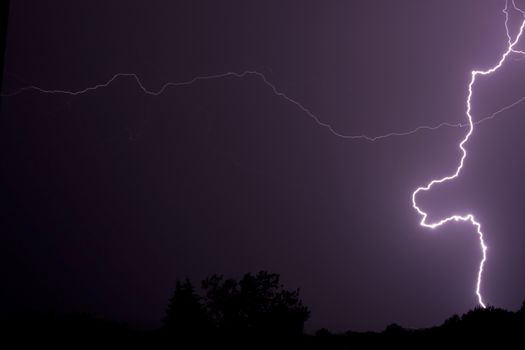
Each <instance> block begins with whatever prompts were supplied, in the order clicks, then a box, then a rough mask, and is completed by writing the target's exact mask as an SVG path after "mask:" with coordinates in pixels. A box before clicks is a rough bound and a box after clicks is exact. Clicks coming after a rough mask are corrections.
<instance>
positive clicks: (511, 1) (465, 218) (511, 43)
mask: <svg viewBox="0 0 525 350" xmlns="http://www.w3.org/2000/svg"><path fill="white" fill-rule="evenodd" d="M509 5H510V6H512V9H513V10H514V11H518V12H519V13H521V15H522V16H523V20H522V23H521V25H520V27H519V32H518V34H517V35H516V36H515V37H514V38H513V35H512V34H511V32H510V30H509ZM503 13H504V14H505V30H506V35H507V43H508V45H507V49H506V51H505V52H504V53H503V54H502V55H501V57H500V60H499V61H498V62H497V64H496V65H494V66H493V67H491V68H489V69H486V70H473V71H471V78H470V81H469V84H468V94H467V99H466V110H465V114H466V116H467V122H461V123H450V122H442V123H439V124H437V125H421V126H417V127H415V128H413V129H411V130H407V131H395V132H389V133H386V134H382V135H376V136H369V135H366V134H343V133H341V132H338V131H337V130H336V129H335V128H334V127H333V126H332V125H330V124H328V123H326V122H323V121H322V120H321V119H320V118H319V117H317V116H316V115H315V114H314V113H313V112H311V111H310V109H308V108H307V107H305V106H304V105H303V104H302V103H300V102H299V101H297V100H295V99H294V98H291V97H289V96H288V95H287V94H285V93H284V92H282V91H280V90H279V89H278V88H277V87H276V85H274V84H273V83H272V82H270V80H269V79H267V77H266V76H265V75H264V74H263V73H261V72H259V71H255V70H246V71H243V72H240V73H239V72H226V73H221V74H213V75H205V76H197V77H195V78H193V79H191V80H187V81H181V82H167V83H165V84H164V85H162V86H161V87H160V88H159V89H158V90H151V89H148V88H147V87H146V86H145V85H144V84H143V83H142V81H141V80H140V78H139V76H138V74H136V73H117V74H115V75H113V76H112V77H111V78H110V79H109V80H107V81H106V82H104V83H99V84H96V85H93V86H90V87H87V88H84V89H81V90H76V91H74V90H73V91H69V90H60V89H44V88H41V87H38V86H35V85H30V86H26V87H22V88H20V89H18V90H15V91H13V92H9V93H2V94H0V96H3V97H10V96H16V95H19V94H21V93H24V92H29V91H36V92H40V93H43V94H59V95H69V96H79V95H83V94H87V93H89V92H93V91H95V90H99V89H104V88H107V87H109V86H110V85H111V84H113V83H114V82H115V81H117V80H118V79H124V78H129V79H132V80H134V81H135V83H136V84H137V86H138V87H139V88H140V89H141V90H142V92H143V93H144V94H147V95H151V96H159V95H161V94H163V93H164V92H165V91H166V90H167V89H168V88H170V87H184V86H189V85H193V84H195V83H197V82H200V81H208V80H215V79H223V78H238V79H242V78H247V77H250V76H252V77H256V78H259V79H260V80H261V81H262V82H263V83H264V84H265V85H266V86H268V87H269V88H270V90H271V91H272V92H273V94H274V95H276V96H278V97H280V98H282V99H284V100H285V101H286V102H288V103H291V104H293V105H295V106H296V107H297V108H298V109H299V110H301V111H302V112H303V113H305V114H306V115H307V116H309V117H310V118H311V119H312V120H313V121H314V122H315V123H316V124H317V125H318V126H320V127H322V128H325V129H327V130H328V131H329V132H330V133H331V134H333V135H334V136H336V137H339V138H343V139H350V140H365V141H370V142H375V141H380V140H384V139H387V138H391V137H400V136H409V135H413V134H416V133H418V132H420V131H424V130H427V131H435V130H438V129H442V128H467V129H468V131H467V133H466V134H465V136H464V137H463V138H462V139H461V141H460V142H459V144H458V148H459V150H460V152H461V157H460V160H459V164H458V166H457V167H456V168H455V171H454V172H453V173H452V174H451V175H448V176H445V177H442V178H438V179H433V180H431V181H430V182H429V183H427V184H426V185H424V186H420V187H418V188H417V189H416V190H415V191H414V192H413V193H412V207H413V208H414V210H415V211H417V213H418V214H419V216H420V217H421V220H420V222H419V223H420V225H421V226H422V227H425V228H430V229H435V228H438V227H441V226H443V225H444V224H446V223H448V222H451V221H456V222H458V221H462V222H468V223H470V224H472V225H473V226H474V227H475V229H476V233H477V235H478V237H479V243H480V247H481V253H482V259H481V261H480V263H479V269H478V273H477V282H476V290H475V293H476V295H477V298H478V302H479V304H480V305H481V306H482V307H484V308H485V307H486V304H485V302H484V300H483V296H482V294H481V284H482V277H483V267H484V264H485V262H486V260H487V249H488V248H487V245H486V244H485V240H484V235H483V232H482V230H481V224H480V222H479V221H478V220H477V219H476V218H475V216H474V215H473V214H471V213H469V214H467V215H452V216H448V217H445V218H443V219H440V220H438V221H434V222H429V221H427V218H428V215H429V214H428V213H427V212H425V211H424V210H423V209H421V208H420V207H419V206H418V204H417V200H416V199H417V197H418V195H419V194H420V192H427V191H429V190H431V189H432V188H433V187H434V185H438V184H442V183H445V182H448V181H451V180H454V179H455V178H457V177H458V176H459V175H460V172H461V170H462V169H463V165H464V163H465V160H466V158H467V150H466V148H465V145H466V144H467V142H468V141H469V139H470V137H471V136H472V133H473V131H474V126H475V125H479V124H481V123H483V122H485V121H488V120H491V119H494V118H496V117H497V116H498V115H500V114H501V113H503V112H504V111H506V110H508V109H510V108H513V107H514V106H516V105H518V104H520V103H521V102H523V101H525V97H522V98H520V99H518V100H516V101H514V102H513V103H511V104H509V105H507V106H504V107H502V108H500V109H499V110H497V111H496V112H494V113H492V114H491V115H488V116H485V117H483V118H479V119H478V120H477V121H474V120H473V117H472V114H471V111H472V97H473V90H474V85H475V83H476V79H477V78H478V77H479V76H487V75H491V74H492V73H494V72H496V71H497V70H498V69H499V68H500V67H501V66H502V65H503V63H504V62H505V60H506V59H507V58H511V57H510V55H511V54H513V53H514V54H519V59H523V58H525V51H520V50H517V49H515V46H516V44H517V43H518V41H519V39H520V37H521V35H522V33H523V30H524V27H525V11H523V10H521V9H520V8H519V7H518V6H516V4H515V0H506V1H505V8H504V9H503Z"/></svg>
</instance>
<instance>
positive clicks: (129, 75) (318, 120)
mask: <svg viewBox="0 0 525 350" xmlns="http://www.w3.org/2000/svg"><path fill="white" fill-rule="evenodd" d="M249 76H255V77H257V78H259V79H260V80H261V81H262V82H263V83H264V84H265V85H267V86H268V87H269V88H270V89H271V91H272V92H273V93H274V94H275V95H276V96H278V97H281V98H282V99H284V100H285V101H287V102H289V103H291V104H293V105H295V106H296V107H297V108H299V110H301V111H302V112H304V113H305V114H306V115H307V116H309V117H310V118H311V119H312V120H313V121H314V122H315V123H316V124H317V125H319V126H321V127H323V128H325V129H327V130H328V131H329V132H330V133H331V134H332V135H334V136H336V137H339V138H343V139H348V140H364V141H369V142H375V141H381V140H385V139H388V138H391V137H401V136H410V135H413V134H416V133H418V132H420V131H425V130H426V131H436V130H439V129H442V128H445V127H446V128H465V127H469V126H470V124H469V123H450V122H442V123H439V124H436V125H420V126H417V127H415V128H413V129H410V130H406V131H392V132H388V133H386V134H382V135H376V136H370V135H366V134H343V133H341V132H339V131H337V130H336V129H335V128H334V127H333V126H332V125H330V124H328V123H326V122H323V121H322V120H321V118H319V117H317V116H316V115H315V114H314V113H313V112H312V111H310V109H308V108H307V107H305V106H304V105H303V104H302V103H301V102H299V101H297V100H295V99H293V98H291V97H289V96H288V95H287V94H285V93H284V92H282V91H280V90H278V89H277V87H276V86H275V85H274V84H273V83H271V82H270V80H268V78H267V77H266V75H264V74H263V73H261V72H258V71H254V70H246V71H243V72H242V73H238V72H226V73H221V74H212V75H203V76H197V77H195V78H193V79H191V80H187V81H180V82H167V83H165V84H164V85H162V86H161V87H160V89H158V90H151V89H148V88H147V87H146V86H145V85H144V84H143V83H142V81H141V80H140V78H139V76H138V74H136V73H117V74H115V75H113V76H112V77H111V78H110V79H109V80H107V81H106V82H105V83H99V84H96V85H93V86H90V87H87V88H84V89H82V90H76V91H75V90H60V89H44V88H41V87H38V86H35V85H29V86H25V87H22V88H20V89H17V90H15V91H12V92H8V93H2V94H0V96H2V97H13V96H16V95H19V94H22V93H24V92H29V91H36V92H40V93H43V94H57V95H68V96H79V95H83V94H86V93H89V92H93V91H95V90H99V89H104V88H107V87H109V86H110V85H111V84H113V83H114V82H115V81H117V80H118V79H122V78H131V79H132V80H133V81H135V83H136V84H137V86H138V87H139V88H140V90H141V91H142V92H143V93H144V94H146V95H150V96H160V95H162V94H163V93H164V92H165V91H166V90H167V89H168V88H170V87H183V86H189V85H193V84H195V83H197V82H199V81H206V80H215V79H223V78H229V77H234V78H238V79H242V78H246V77H249ZM523 101H525V96H524V97H522V98H520V99H518V100H516V101H514V102H513V103H511V104H510V105H507V106H505V107H502V108H500V109H499V110H497V111H496V112H494V113H492V114H491V115H488V116H485V117H483V118H481V119H479V120H478V121H476V122H474V125H477V124H481V123H483V122H485V121H487V120H490V119H494V118H496V117H497V116H498V115H499V114H501V113H503V112H505V111H506V110H508V109H510V108H512V107H514V106H516V105H518V104H520V103H521V102H523Z"/></svg>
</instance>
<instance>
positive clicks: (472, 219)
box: [412, 0, 525, 308]
mask: <svg viewBox="0 0 525 350" xmlns="http://www.w3.org/2000/svg"><path fill="white" fill-rule="evenodd" d="M510 3H511V4H512V6H513V8H514V9H515V10H517V11H519V12H521V14H522V15H523V16H524V20H523V21H522V23H521V26H520V29H519V32H518V34H517V35H516V38H515V39H514V41H512V36H511V35H510V32H509V27H508V19H509V14H508V6H509V0H506V2H505V9H504V10H503V12H504V13H505V29H506V32H507V38H508V47H507V50H506V51H505V52H504V53H503V55H502V56H501V58H500V60H499V61H498V63H497V64H496V65H495V66H494V67H492V68H489V69H487V70H473V71H472V72H471V79H470V83H469V84H468V96H467V110H466V115H467V118H468V126H469V130H468V132H467V134H466V135H465V137H464V138H463V139H462V140H461V142H460V143H459V149H460V150H461V159H460V161H459V165H458V167H457V168H456V171H455V172H454V173H453V174H452V175H449V176H445V177H443V178H440V179H434V180H432V181H430V182H429V183H428V184H427V185H426V186H422V187H418V188H417V189H416V190H415V191H414V192H413V193H412V207H413V208H414V209H415V210H416V211H417V212H418V214H419V215H420V216H421V221H420V222H419V224H420V225H421V226H423V227H427V228H431V229H434V228H437V227H440V226H442V225H444V224H446V223H447V222H449V221H465V222H470V223H471V224H472V225H473V226H474V227H475V228H476V232H477V234H478V236H479V242H480V246H481V252H482V255H483V258H482V259H481V262H480V264H479V269H478V279H477V283H476V295H477V296H478V301H479V304H480V305H481V306H482V307H483V308H485V307H486V305H485V303H484V302H483V297H482V295H481V280H482V276H483V265H484V264H485V261H486V260H487V246H486V245H485V241H484V239H483V232H482V231H481V224H480V223H479V222H478V221H477V220H476V219H475V217H474V215H473V214H467V215H464V216H462V215H452V216H449V217H446V218H444V219H441V220H439V221H436V222H430V223H429V222H427V217H428V213H426V212H425V211H423V210H422V209H421V208H420V207H419V206H418V205H417V202H416V197H417V195H418V193H419V192H421V191H423V192H426V191H429V190H430V189H431V188H432V186H434V185H435V184H440V183H444V182H447V181H450V180H453V179H455V178H457V177H458V176H459V173H460V172H461V169H462V168H463V164H464V162H465V159H466V158H467V150H466V149H465V144H466V143H467V141H468V140H469V139H470V136H471V135H472V132H473V131H474V124H475V123H474V122H473V121H472V114H471V110H472V106H471V100H472V94H473V87H474V84H475V83H476V78H477V77H478V76H479V75H482V76H484V75H490V74H492V73H494V72H495V71H497V70H498V69H499V68H500V67H501V66H502V65H503V62H505V59H506V58H507V57H508V56H509V55H510V54H511V53H519V54H525V52H522V51H518V50H515V49H514V46H515V45H516V43H517V42H518V40H519V39H520V37H521V34H522V33H523V28H524V27H525V12H524V11H522V10H521V9H519V8H518V7H517V6H516V4H515V3H514V0H511V2H510Z"/></svg>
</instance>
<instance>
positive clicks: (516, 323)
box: [0, 271, 525, 349]
mask: <svg viewBox="0 0 525 350" xmlns="http://www.w3.org/2000/svg"><path fill="white" fill-rule="evenodd" d="M309 316H310V311H309V309H308V308H307V307H306V306H305V305H304V304H303V302H302V301H301V299H300V295H299V290H291V291H290V290H287V289H285V287H284V286H283V285H282V284H281V283H280V278H279V275H278V274H275V273H269V272H267V271H260V272H258V273H256V274H251V273H247V274H245V275H244V276H243V277H242V278H241V279H240V280H239V281H237V280H235V279H232V278H225V277H224V276H222V275H213V276H210V277H208V278H206V279H204V280H203V281H202V282H201V284H200V286H195V285H194V284H193V283H192V282H191V281H190V280H189V279H185V280H182V281H176V285H175V290H174V292H173V295H172V297H171V298H170V299H169V301H168V304H167V307H166V312H165V316H164V318H163V319H162V327H160V328H159V329H155V330H151V331H138V330H133V329H131V328H129V327H128V326H127V325H125V324H122V323H118V322H112V321H107V320H104V319H101V318H97V317H94V316H92V315H90V314H88V313H71V314H67V315H56V314H50V313H44V314H36V313H31V314H18V315H16V316H11V317H4V318H3V320H2V324H1V327H0V330H1V332H2V335H1V336H0V339H1V340H2V341H3V342H4V343H5V342H14V344H16V345H17V347H22V346H24V345H29V344H32V345H33V344H35V345H40V346H42V345H51V346H53V345H56V346H59V345H62V346H63V345H67V346H68V347H70V348H78V347H82V346H89V347H94V346H108V345H114V346H119V347H140V348H177V347H180V348H185V349H186V348H188V349H190V348H201V347H203V346H206V345H208V346H209V347H211V346H213V347H215V348H216V347H218V346H219V347H221V348H222V347H227V348H243V349H254V348H257V349H269V348H301V349H348V348H351V347H352V346H354V345H356V344H369V345H374V344H383V343H389V344H390V343H394V344H395V343H397V344H417V345H421V346H432V345H435V344H440V343H442V344H450V345H455V344H458V343H457V340H465V341H468V342H469V344H471V345H472V344H479V343H480V342H485V341H498V344H500V345H501V344H502V343H503V342H504V341H508V342H512V343H515V342H516V341H517V342H519V343H516V344H521V343H523V342H524V340H525V302H524V303H523V305H522V307H521V308H520V309H519V310H518V311H516V312H511V311H507V310H503V309H499V308H495V307H488V308H486V309H483V308H479V307H478V308H475V309H473V310H471V311H469V312H467V313H466V314H464V315H462V316H459V315H454V316H452V317H450V318H449V319H447V320H446V321H445V322H444V323H443V324H442V325H440V326H436V327H431V328H424V329H406V328H403V327H401V326H400V325H397V324H395V323H393V324H390V325H388V326H387V327H386V328H385V329H384V331H382V332H353V331H348V332H346V333H339V334H332V333H331V332H330V331H329V330H327V329H324V328H323V329H319V330H318V331H316V332H315V333H313V334H305V332H304V324H305V322H306V321H307V320H308V318H309Z"/></svg>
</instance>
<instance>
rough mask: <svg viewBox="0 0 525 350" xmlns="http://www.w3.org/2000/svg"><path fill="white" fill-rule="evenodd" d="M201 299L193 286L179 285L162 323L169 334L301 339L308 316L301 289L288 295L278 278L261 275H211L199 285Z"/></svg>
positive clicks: (181, 283)
mask: <svg viewBox="0 0 525 350" xmlns="http://www.w3.org/2000/svg"><path fill="white" fill-rule="evenodd" d="M202 290H203V293H204V295H203V296H202V297H201V296H199V295H197V293H196V292H195V289H194V287H193V285H192V284H191V282H190V281H189V280H188V279H186V281H184V282H180V281H178V282H177V284H176V288H175V293H174V295H173V297H172V298H171V299H170V303H169V305H168V308H167V309H166V317H165V318H164V329H165V330H167V331H170V332H172V333H171V334H172V335H179V336H182V337H191V336H193V335H197V334H207V335H210V334H211V335H221V336H223V337H238V336H243V337H263V336H264V337H267V338H268V337H299V336H301V335H302V333H303V329H304V323H305V322H306V320H307V319H308V317H309V315H310V311H309V310H308V308H307V307H306V306H304V305H303V303H302V301H301V300H300V299H299V290H293V291H288V290H286V289H285V288H284V286H283V285H282V284H281V283H280V278H279V275H278V274H274V273H269V272H267V271H260V272H258V273H257V274H255V275H252V274H251V273H247V274H245V275H244V276H243V277H242V279H241V280H240V281H238V282H237V281H236V280H234V279H231V278H230V279H225V278H224V276H222V275H213V276H210V277H208V278H206V279H205V280H203V281H202Z"/></svg>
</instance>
